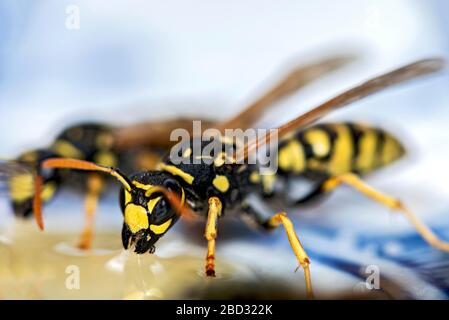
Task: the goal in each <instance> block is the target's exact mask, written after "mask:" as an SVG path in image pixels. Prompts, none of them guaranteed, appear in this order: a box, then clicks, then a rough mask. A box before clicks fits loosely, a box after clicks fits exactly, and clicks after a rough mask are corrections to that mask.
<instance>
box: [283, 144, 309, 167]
mask: <svg viewBox="0 0 449 320" xmlns="http://www.w3.org/2000/svg"><path fill="white" fill-rule="evenodd" d="M305 158H306V156H305V153H304V148H303V147H302V145H301V144H300V143H299V142H298V141H297V140H291V141H290V142H288V143H287V145H285V146H284V147H282V148H281V149H280V150H279V167H280V168H281V169H282V170H284V171H291V172H293V173H301V172H303V171H304V169H305V167H306V162H305Z"/></svg>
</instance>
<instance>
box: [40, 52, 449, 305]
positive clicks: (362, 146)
mask: <svg viewBox="0 0 449 320" xmlns="http://www.w3.org/2000/svg"><path fill="white" fill-rule="evenodd" d="M443 66H444V61H443V60H441V59H426V60H420V61H417V62H414V63H411V64H408V65H406V66H404V67H401V68H398V69H396V70H393V71H391V72H388V73H385V74H383V75H380V76H378V77H375V78H373V79H371V80H368V81H366V82H364V83H362V84H360V85H358V86H355V87H353V88H352V89H349V90H347V91H345V92H343V93H341V94H339V95H337V96H335V97H334V98H332V99H330V100H328V101H326V102H324V103H322V104H320V105H319V106H317V107H315V108H313V109H311V110H310V111H308V112H306V113H304V114H302V115H300V116H298V117H296V118H295V119H293V120H291V121H289V122H287V123H285V124H284V125H282V126H280V127H278V128H277V130H272V131H270V134H269V135H268V136H266V137H264V138H263V139H260V138H256V139H254V140H251V141H246V142H244V143H242V142H238V141H228V139H226V136H221V135H218V136H216V137H215V138H216V139H220V141H221V142H222V144H221V146H222V147H221V149H220V150H219V151H218V152H214V154H211V155H209V156H207V152H204V151H205V149H206V148H207V147H208V144H207V143H205V142H204V141H199V142H198V141H196V138H193V139H192V140H191V141H189V143H188V144H187V145H185V146H183V147H182V148H181V149H180V150H182V153H181V158H183V159H184V160H185V161H181V162H179V161H177V160H176V161H175V159H173V157H172V156H166V157H165V158H164V159H163V160H162V162H161V163H160V164H159V166H158V170H145V171H142V172H138V173H135V174H131V175H125V174H123V173H122V172H121V171H120V170H119V169H116V168H113V167H107V166H102V165H99V164H95V163H93V162H88V161H83V160H77V159H68V158H49V159H46V160H45V161H43V162H42V164H41V167H42V168H43V169H44V170H61V169H64V170H65V169H73V170H80V171H88V172H96V173H105V174H108V175H110V176H113V177H115V178H116V179H117V180H118V181H119V182H120V184H121V186H122V189H121V191H120V195H119V197H120V205H121V210H122V213H123V217H124V223H123V227H122V242H123V246H124V248H125V249H128V248H130V247H133V248H134V251H135V252H136V253H137V254H143V253H146V252H149V253H153V252H154V251H155V244H156V243H157V241H158V240H159V239H160V238H161V237H162V236H163V235H164V234H166V233H167V232H168V230H170V228H171V227H172V226H173V225H174V224H175V223H176V222H177V221H178V220H179V218H180V217H186V218H189V217H202V218H204V220H205V228H204V230H205V231H204V237H205V239H206V241H207V252H206V258H205V274H206V275H207V276H214V275H215V248H216V239H217V234H218V220H219V219H220V218H222V217H224V216H225V213H227V212H237V213H238V214H240V215H241V216H242V217H245V219H242V220H243V221H247V220H250V221H252V222H253V223H256V224H257V225H258V226H260V227H261V229H262V230H271V229H275V228H277V227H280V226H283V227H284V229H285V231H286V234H287V237H288V240H289V242H290V244H291V248H292V251H293V253H294V254H295V256H296V258H297V260H298V263H299V266H300V267H302V269H303V271H304V277H305V284H306V290H307V295H308V296H309V297H313V289H312V277H311V273H310V259H309V257H308V255H307V253H306V250H305V249H304V247H303V245H302V244H301V242H300V240H299V238H298V236H297V234H296V232H295V228H294V225H293V223H292V221H291V219H290V218H289V216H288V215H287V213H286V212H278V213H275V212H274V210H272V209H271V208H270V206H269V204H268V203H267V201H266V198H267V197H270V196H282V194H279V192H278V190H277V188H275V184H276V182H280V183H283V184H284V185H287V183H288V181H289V180H292V179H296V178H300V177H302V178H308V179H311V180H313V181H315V182H316V181H318V182H317V187H316V188H315V189H314V190H313V191H312V192H311V193H310V194H309V195H306V197H303V198H301V199H297V200H296V201H293V202H291V203H290V204H289V205H291V204H293V205H294V204H299V203H304V202H307V201H310V200H311V199H313V198H315V197H317V196H319V195H321V194H324V193H329V192H331V191H332V190H334V189H336V188H337V187H338V186H339V185H341V184H347V185H349V186H351V187H353V188H355V189H356V190H357V191H359V192H361V193H363V194H364V195H366V196H368V197H369V198H371V199H373V200H375V201H377V202H380V203H381V204H383V205H385V206H387V207H389V208H391V209H395V210H398V211H399V212H401V213H402V214H403V215H404V216H405V217H406V218H407V219H408V220H410V222H411V223H412V224H413V225H414V226H415V228H416V229H417V232H418V233H419V234H420V235H421V236H422V237H423V238H424V239H425V240H426V241H427V242H428V243H429V244H430V245H432V246H435V247H437V248H438V249H441V250H444V251H449V244H448V243H446V242H444V241H442V240H440V239H439V238H437V236H436V235H435V234H434V233H433V232H432V231H431V230H430V229H429V228H428V227H427V226H426V225H424V224H423V223H422V222H421V221H420V220H419V219H418V218H417V217H416V216H415V215H414V214H413V213H412V212H411V211H410V210H409V209H407V207H406V206H405V205H404V204H402V203H401V202H400V201H399V200H397V199H396V198H394V197H391V196H389V195H386V194H384V193H382V192H380V191H378V190H376V189H374V188H373V187H370V186H369V185H367V184H366V183H365V182H363V180H362V178H361V177H362V176H364V175H366V174H368V173H370V172H372V171H374V170H377V169H379V168H381V167H384V166H386V165H389V164H391V163H392V162H394V161H395V160H397V159H398V158H400V157H401V156H402V155H403V154H404V147H403V146H402V144H401V143H400V142H399V140H397V139H396V138H395V137H394V136H393V135H391V134H390V133H387V132H386V131H383V130H381V129H379V128H373V127H370V126H362V125H358V124H352V123H334V124H314V123H315V122H316V121H318V120H319V119H321V118H322V117H324V116H325V115H327V114H328V113H330V112H331V111H334V110H336V109H339V108H342V107H344V106H347V105H349V104H351V103H353V102H355V101H357V100H359V99H362V98H364V97H367V96H370V95H372V94H374V93H376V92H378V91H380V90H382V89H385V88H387V87H390V86H393V85H396V84H399V83H403V82H406V81H409V80H412V79H415V78H418V77H420V76H424V75H427V74H430V73H434V72H436V71H439V70H441V69H442V68H443ZM224 127H225V128H226V125H225V126H224ZM276 136H277V137H278V138H279V145H278V153H279V169H278V171H277V172H274V173H272V174H261V171H260V170H259V169H260V168H259V165H258V163H255V164H253V163H251V164H250V163H248V162H247V160H248V159H249V158H250V156H251V155H253V154H254V153H256V152H257V151H258V150H260V149H259V148H260V147H261V146H264V145H266V144H267V143H268V142H270V140H273V139H274V138H275V137H276ZM198 143H200V146H201V148H200V150H201V152H200V153H195V152H193V150H194V148H193V146H194V145H195V144H198ZM197 157H200V158H201V160H205V159H206V158H207V159H209V160H210V161H200V162H199V163H198V162H197V161H196V162H195V161H193V160H195V159H196V158H197ZM197 160H198V159H197ZM41 187H42V186H41V185H40V184H39V183H37V184H36V191H37V192H36V193H35V194H34V212H35V215H36V217H37V220H38V221H39V220H42V212H41V207H40V205H41V199H40V195H41V192H39V191H40V190H41ZM41 223H42V222H41Z"/></svg>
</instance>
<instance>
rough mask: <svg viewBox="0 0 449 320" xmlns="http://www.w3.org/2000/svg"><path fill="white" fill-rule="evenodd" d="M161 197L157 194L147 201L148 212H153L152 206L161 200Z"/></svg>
mask: <svg viewBox="0 0 449 320" xmlns="http://www.w3.org/2000/svg"><path fill="white" fill-rule="evenodd" d="M161 199H162V196H159V197H156V198H153V199H150V200H149V201H148V204H147V208H148V212H149V213H150V214H151V213H153V209H154V207H155V206H156V205H157V204H158V202H159V200H161Z"/></svg>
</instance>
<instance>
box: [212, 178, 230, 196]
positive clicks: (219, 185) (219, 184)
mask: <svg viewBox="0 0 449 320" xmlns="http://www.w3.org/2000/svg"><path fill="white" fill-rule="evenodd" d="M212 184H213V185H214V187H215V188H216V189H217V190H218V191H220V192H223V193H225V192H226V191H228V190H229V186H230V185H229V180H228V178H227V177H226V176H222V175H217V176H216V177H215V178H214V180H213V181H212Z"/></svg>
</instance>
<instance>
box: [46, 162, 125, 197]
mask: <svg viewBox="0 0 449 320" xmlns="http://www.w3.org/2000/svg"><path fill="white" fill-rule="evenodd" d="M42 168H44V169H48V168H54V169H75V170H85V171H98V172H105V173H108V174H110V175H111V176H113V177H115V178H116V179H117V180H118V181H120V183H121V184H122V185H123V187H124V188H125V189H126V190H128V191H131V190H132V187H131V184H130V183H129V180H128V178H127V177H126V176H125V175H124V174H122V173H121V172H120V171H119V170H117V169H114V168H111V167H104V166H100V165H98V164H95V163H93V162H89V161H84V160H78V159H68V158H50V159H47V160H45V161H43V162H42Z"/></svg>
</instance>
